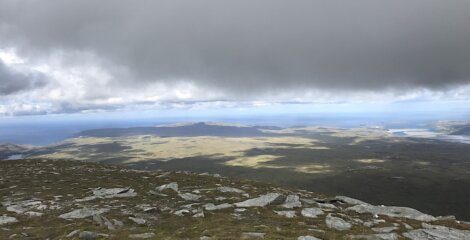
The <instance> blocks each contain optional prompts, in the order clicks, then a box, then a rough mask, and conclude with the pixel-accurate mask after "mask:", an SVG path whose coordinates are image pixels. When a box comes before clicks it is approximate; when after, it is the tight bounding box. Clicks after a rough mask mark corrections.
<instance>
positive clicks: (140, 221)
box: [129, 217, 147, 225]
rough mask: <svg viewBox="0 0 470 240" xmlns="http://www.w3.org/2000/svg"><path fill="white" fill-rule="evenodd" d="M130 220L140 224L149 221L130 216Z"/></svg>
mask: <svg viewBox="0 0 470 240" xmlns="http://www.w3.org/2000/svg"><path fill="white" fill-rule="evenodd" d="M129 220H131V221H133V222H134V223H136V224H139V225H143V224H145V223H146V222H147V221H146V220H145V219H143V218H136V217H129Z"/></svg>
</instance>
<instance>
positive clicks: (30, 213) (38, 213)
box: [24, 211, 44, 217]
mask: <svg viewBox="0 0 470 240" xmlns="http://www.w3.org/2000/svg"><path fill="white" fill-rule="evenodd" d="M24 215H27V216H30V217H40V216H42V215H44V214H43V213H40V212H34V211H27V212H25V213H24Z"/></svg>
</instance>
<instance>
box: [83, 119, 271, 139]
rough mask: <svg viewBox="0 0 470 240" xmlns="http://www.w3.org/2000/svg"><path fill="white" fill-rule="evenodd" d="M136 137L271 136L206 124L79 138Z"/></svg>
mask: <svg viewBox="0 0 470 240" xmlns="http://www.w3.org/2000/svg"><path fill="white" fill-rule="evenodd" d="M135 135H155V136H161V137H192V136H222V137H255V136H269V135H271V134H269V133H265V132H263V131H261V128H259V127H247V126H231V125H216V124H207V123H204V122H199V123H194V124H190V125H175V126H156V127H131V128H104V129H92V130H86V131H82V132H80V133H78V134H76V135H75V136H77V137H79V136H82V137H123V136H135Z"/></svg>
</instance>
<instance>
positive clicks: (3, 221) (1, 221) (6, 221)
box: [0, 216, 18, 225]
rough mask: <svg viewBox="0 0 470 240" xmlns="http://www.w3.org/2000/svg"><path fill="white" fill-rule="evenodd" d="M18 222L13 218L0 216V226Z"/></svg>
mask: <svg viewBox="0 0 470 240" xmlns="http://www.w3.org/2000/svg"><path fill="white" fill-rule="evenodd" d="M16 222H18V220H17V219H16V218H14V217H8V216H0V225H4V224H9V223H16Z"/></svg>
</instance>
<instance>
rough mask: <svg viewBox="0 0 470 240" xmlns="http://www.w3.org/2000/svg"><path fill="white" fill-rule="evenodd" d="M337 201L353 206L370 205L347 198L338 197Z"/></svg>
mask: <svg viewBox="0 0 470 240" xmlns="http://www.w3.org/2000/svg"><path fill="white" fill-rule="evenodd" d="M335 200H339V201H341V202H344V203H348V204H351V205H369V204H368V203H366V202H363V201H361V200H357V199H354V198H350V197H346V196H336V197H335Z"/></svg>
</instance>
